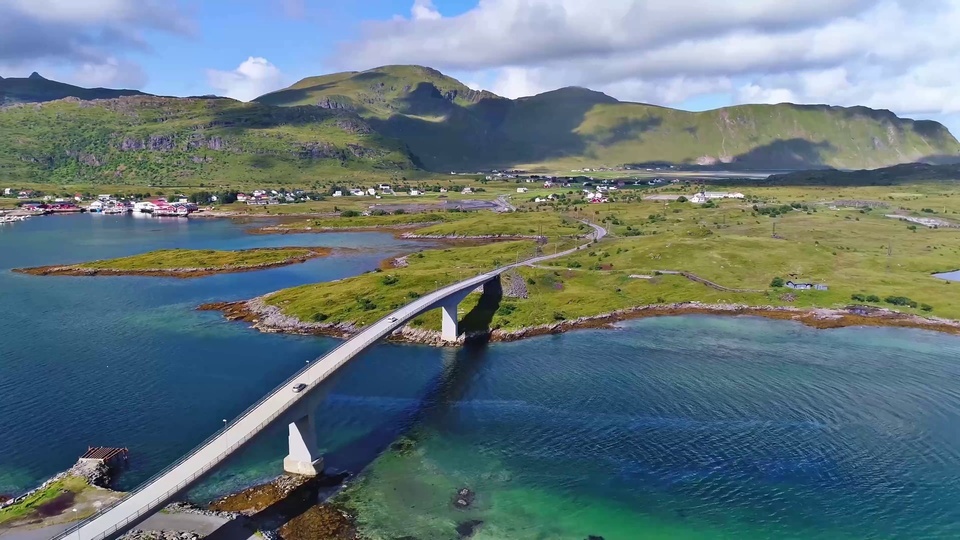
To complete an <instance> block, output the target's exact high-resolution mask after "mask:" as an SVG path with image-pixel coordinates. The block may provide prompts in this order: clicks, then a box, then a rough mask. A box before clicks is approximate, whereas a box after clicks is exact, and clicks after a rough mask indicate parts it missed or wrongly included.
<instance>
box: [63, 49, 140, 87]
mask: <svg viewBox="0 0 960 540" xmlns="http://www.w3.org/2000/svg"><path fill="white" fill-rule="evenodd" d="M56 78H57V79H58V80H62V81H64V82H68V83H71V84H76V85H78V86H85V87H91V88H92V87H104V88H140V87H141V86H143V85H144V84H145V83H146V82H147V75H146V73H144V72H143V69H142V68H141V67H140V66H139V65H138V64H136V63H133V62H129V61H127V60H122V59H118V58H115V57H110V58H107V59H106V60H105V61H104V62H100V63H90V62H85V63H83V64H80V65H79V66H77V67H76V69H74V70H72V71H68V72H65V73H63V74H62V75H57V77H56Z"/></svg>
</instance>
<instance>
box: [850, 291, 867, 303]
mask: <svg viewBox="0 0 960 540" xmlns="http://www.w3.org/2000/svg"><path fill="white" fill-rule="evenodd" d="M850 299H851V300H853V301H854V302H866V301H867V296H866V295H864V294H860V293H857V294H854V295H851V296H850Z"/></svg>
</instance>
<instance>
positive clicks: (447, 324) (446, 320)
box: [436, 275, 503, 343]
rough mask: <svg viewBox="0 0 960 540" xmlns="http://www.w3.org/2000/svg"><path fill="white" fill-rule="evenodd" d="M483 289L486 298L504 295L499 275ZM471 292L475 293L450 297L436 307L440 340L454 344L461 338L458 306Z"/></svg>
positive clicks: (485, 284) (484, 285)
mask: <svg viewBox="0 0 960 540" xmlns="http://www.w3.org/2000/svg"><path fill="white" fill-rule="evenodd" d="M482 287H483V295H484V296H487V295H490V294H492V295H496V296H502V294H503V289H502V286H501V284H500V276H499V275H497V276H496V277H494V278H492V279H491V280H490V281H487V282H485V283H484V284H483V285H482ZM474 290H476V289H474ZM471 292H473V290H469V291H463V292H461V293H459V294H456V295H453V296H450V297H448V298H447V299H446V300H444V301H442V302H441V303H439V304H437V305H436V307H438V308H440V339H442V340H443V341H445V342H447V343H454V342H456V341H457V340H458V339H459V338H460V320H459V316H458V314H457V306H459V305H460V302H463V299H464V298H466V297H467V296H468V295H469V294H470V293H471Z"/></svg>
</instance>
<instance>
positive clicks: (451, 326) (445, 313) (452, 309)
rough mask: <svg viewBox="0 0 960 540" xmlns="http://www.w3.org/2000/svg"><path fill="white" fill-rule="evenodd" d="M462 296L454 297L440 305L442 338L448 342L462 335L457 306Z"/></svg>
mask: <svg viewBox="0 0 960 540" xmlns="http://www.w3.org/2000/svg"><path fill="white" fill-rule="evenodd" d="M460 300H462V298H453V299H451V300H447V302H446V303H444V304H441V305H440V317H441V318H442V320H441V324H440V339H442V340H443V341H446V342H448V343H449V342H452V341H456V340H457V337H459V336H460V329H459V325H458V320H457V306H459V305H460Z"/></svg>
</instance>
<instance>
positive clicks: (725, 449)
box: [0, 216, 960, 540]
mask: <svg viewBox="0 0 960 540" xmlns="http://www.w3.org/2000/svg"><path fill="white" fill-rule="evenodd" d="M262 245H329V246H343V247H364V248H365V249H364V250H361V251H347V252H337V253H336V254H335V255H334V256H332V257H330V258H326V259H318V260H314V261H310V262H308V263H305V264H302V265H295V266H291V267H286V268H279V269H274V270H268V271H264V272H256V273H245V274H233V275H222V276H214V277H208V278H202V279H195V280H176V279H166V278H137V277H95V278H83V277H36V276H24V275H19V274H13V273H10V272H9V271H8V269H9V268H12V267H19V266H34V265H45V264H56V263H67V262H76V261H84V260H90V259H96V258H104V257H113V256H120V255H128V254H132V253H139V252H143V251H147V250H150V249H157V248H161V247H173V246H176V247H198V248H243V247H254V246H262ZM414 245H416V246H418V247H419V246H421V244H413V245H411V244H407V245H403V244H400V243H399V241H398V240H396V239H394V238H393V237H391V236H390V235H386V234H367V233H350V234H331V235H296V236H293V235H287V236H249V235H245V234H244V233H243V227H242V226H239V225H237V224H234V223H231V222H228V221H224V220H210V221H200V220H195V221H190V222H189V223H180V222H176V221H169V222H163V221H157V220H134V219H133V218H129V219H125V218H116V219H115V218H113V217H111V216H71V217H63V218H60V217H51V218H41V219H33V220H30V221H28V222H25V223H20V224H16V225H14V226H13V227H3V228H0V257H2V259H0V493H2V492H16V491H19V490H22V489H26V488H28V487H30V486H32V485H34V484H36V483H38V482H39V481H41V480H42V479H43V478H45V477H47V476H49V475H51V474H53V473H55V472H57V471H59V470H62V469H64V468H66V467H68V466H69V465H70V464H72V463H73V461H74V460H75V459H76V457H77V456H78V455H79V454H80V453H81V452H82V451H83V450H84V449H85V448H86V446H87V445H118V446H127V447H129V448H130V449H131V453H132V456H133V458H132V464H131V468H130V470H129V471H128V472H126V473H125V474H124V475H123V477H122V482H121V484H122V487H126V486H132V485H135V484H136V483H138V482H139V481H141V480H142V479H144V478H146V477H147V476H149V475H150V474H152V473H153V472H156V471H157V470H158V469H160V468H162V467H163V466H165V465H166V464H168V463H169V462H171V461H173V460H174V459H176V458H177V457H178V456H180V455H181V454H183V453H184V452H186V451H187V450H189V449H190V448H191V447H192V446H194V445H195V444H196V443H197V442H199V441H201V440H202V439H204V438H205V437H207V436H208V435H209V434H211V433H212V432H213V431H215V430H216V429H218V428H219V427H220V425H221V423H222V422H221V419H223V418H231V417H232V416H233V415H235V414H237V413H238V412H240V411H241V410H243V409H244V408H246V407H247V406H248V405H249V404H250V403H252V402H253V401H255V400H256V399H257V398H259V397H260V396H261V395H262V394H263V393H264V392H266V391H267V390H269V389H270V388H272V387H273V386H274V385H275V384H277V383H278V382H280V381H282V380H283V379H285V378H286V377H287V376H288V375H289V374H291V373H292V372H293V371H295V370H296V369H298V368H299V367H300V366H301V365H302V364H303V363H304V362H305V361H308V360H311V359H313V358H315V357H316V356H318V355H320V354H322V353H323V352H324V351H326V350H328V349H329V348H331V347H332V346H334V345H335V342H334V341H333V340H330V339H325V338H313V337H296V336H280V335H267V334H260V333H257V332H254V331H252V330H250V329H248V328H246V327H245V325H242V324H237V323H229V322H226V321H224V320H222V318H221V317H220V316H219V315H218V314H216V313H203V312H197V311H194V309H193V308H194V307H195V306H196V305H198V304H200V303H203V302H206V301H212V300H232V299H241V298H249V297H252V296H255V295H258V294H262V293H265V292H268V291H272V290H275V289H278V288H282V287H287V286H291V285H296V284H301V283H309V282H314V281H320V280H330V279H337V278H341V277H345V276H349V275H353V274H356V273H359V272H362V271H365V270H369V269H372V268H373V267H375V266H376V264H377V262H378V261H379V260H380V259H382V258H383V257H385V256H387V255H389V254H391V253H399V252H404V251H409V250H411V247H412V246H414ZM317 419H318V424H319V425H318V431H319V436H320V440H321V444H322V446H323V447H324V448H325V449H326V461H327V464H328V466H330V467H334V468H337V469H342V470H350V471H354V472H357V471H360V470H361V469H364V472H363V473H362V474H361V475H360V478H359V479H358V481H357V482H356V483H355V484H354V486H355V487H353V488H352V489H351V490H348V495H349V496H350V497H351V498H352V499H353V500H355V501H358V502H357V503H356V504H357V505H358V506H359V508H360V515H359V518H360V522H361V524H362V525H363V527H364V529H365V530H366V531H367V532H368V533H369V534H370V536H371V537H372V538H381V537H382V538H394V537H397V536H402V535H404V534H413V535H416V536H417V537H419V538H453V537H455V533H454V532H453V527H454V526H455V525H456V523H457V522H459V521H462V520H465V519H479V520H483V521H484V524H483V526H482V528H481V530H480V531H479V532H478V533H477V536H475V538H477V539H480V540H482V539H492V538H510V539H520V538H540V539H542V538H564V539H565V538H572V539H578V540H579V539H582V538H585V537H586V536H587V535H589V534H595V535H601V536H603V537H604V538H605V539H606V540H612V539H627V540H633V539H637V538H644V539H646V538H670V539H677V538H690V539H699V538H731V539H732V538H778V539H779V538H796V539H809V538H818V539H838V538H910V539H913V538H924V539H927V538H929V539H934V538H936V539H948V538H950V539H952V538H960V339H958V338H957V337H955V336H950V335H945V334H937V333H933V332H926V331H919V330H909V329H892V328H891V329H888V328H848V329H842V330H830V331H819V330H814V329H810V328H806V327H804V326H802V325H799V324H796V323H792V322H785V321H771V320H764V319H758V318H722V317H704V316H689V317H671V318H662V319H649V320H642V321H631V322H627V323H624V324H622V325H621V326H620V327H619V328H617V329H614V330H586V331H578V332H571V333H569V334H565V335H561V336H545V337H540V338H535V339H531V340H526V341H522V342H516V343H509V344H496V345H492V346H489V347H485V348H480V349H460V350H450V349H446V350H440V349H433V348H428V347H417V346H401V345H386V344H384V345H381V346H378V347H375V348H374V349H372V350H371V351H369V352H368V353H367V354H365V355H363V356H362V357H360V358H358V359H357V360H355V361H354V362H352V363H350V364H348V365H347V366H346V367H345V368H344V371H343V373H342V375H341V376H339V377H337V379H336V380H335V381H334V382H333V383H332V384H330V385H329V394H328V396H327V398H326V401H325V402H324V403H323V405H322V406H321V407H320V409H319V410H318V414H317ZM400 434H405V435H406V436H408V437H410V438H412V439H413V440H414V441H415V442H416V446H415V450H414V451H413V452H409V453H404V454H402V455H401V454H397V453H393V452H390V451H388V452H385V453H382V454H381V452H382V451H383V450H384V449H385V448H386V447H387V446H388V445H389V444H390V443H391V442H392V441H393V440H394V438H395V437H397V436H398V435H400ZM284 435H285V434H284V427H283V426H278V427H277V429H276V430H274V433H272V434H266V435H265V436H264V437H263V438H262V439H261V440H259V441H258V442H257V443H255V444H254V445H252V446H251V447H250V448H249V449H248V450H246V451H245V452H244V453H243V454H242V455H241V456H239V457H237V458H236V459H234V460H232V461H231V462H230V463H229V464H228V466H227V467H224V468H223V469H222V470H221V471H218V472H217V473H216V474H215V475H213V476H212V477H211V478H210V479H209V480H208V481H207V482H206V483H205V484H204V485H202V486H199V487H198V488H196V489H195V490H194V491H193V493H192V494H191V496H192V497H193V498H195V499H197V500H204V499H207V498H209V497H212V496H214V495H216V494H221V493H223V492H225V491H227V490H231V489H235V488H238V487H241V486H245V485H249V484H251V483H254V482H257V481H260V480H263V479H266V478H270V477H272V476H275V475H276V474H278V473H279V471H280V461H281V459H282V456H283V454H284V451H285V449H284V444H285V437H284ZM378 455H379V457H378ZM464 485H467V486H470V487H471V488H473V489H475V490H476V491H477V494H478V495H477V501H476V502H475V505H474V508H473V509H471V510H469V511H466V512H464V511H460V510H455V509H453V508H452V507H451V505H450V499H451V494H452V493H453V491H454V490H455V489H456V488H458V487H460V486H464Z"/></svg>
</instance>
